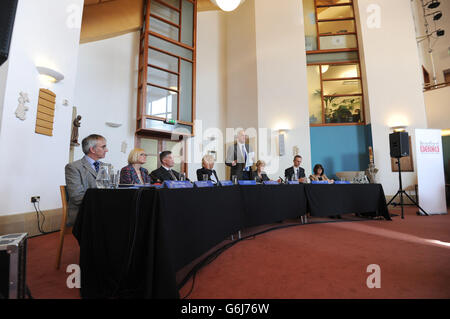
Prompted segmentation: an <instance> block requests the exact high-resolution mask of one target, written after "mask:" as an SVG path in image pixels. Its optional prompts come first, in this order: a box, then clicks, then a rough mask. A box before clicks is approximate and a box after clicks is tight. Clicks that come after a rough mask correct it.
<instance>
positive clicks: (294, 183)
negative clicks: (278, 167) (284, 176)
mask: <svg viewBox="0 0 450 319" xmlns="http://www.w3.org/2000/svg"><path fill="white" fill-rule="evenodd" d="M288 184H291V185H298V184H300V183H299V181H288Z"/></svg>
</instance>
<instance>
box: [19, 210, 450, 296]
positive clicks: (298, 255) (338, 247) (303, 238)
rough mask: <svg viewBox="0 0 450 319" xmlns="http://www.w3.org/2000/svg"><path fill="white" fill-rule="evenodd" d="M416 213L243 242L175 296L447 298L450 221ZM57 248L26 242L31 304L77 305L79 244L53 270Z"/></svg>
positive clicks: (50, 239)
mask: <svg viewBox="0 0 450 319" xmlns="http://www.w3.org/2000/svg"><path fill="white" fill-rule="evenodd" d="M391 212H392V213H396V214H399V211H398V210H392V211H391ZM415 212H416V209H413V208H407V209H406V213H405V219H401V218H400V216H397V217H393V221H391V222H389V221H385V220H367V221H358V222H332V223H316V224H306V225H300V226H295V227H289V228H284V229H280V230H275V231H272V232H268V233H265V234H263V235H260V236H257V237H254V238H253V237H252V238H250V239H247V240H243V241H240V242H238V243H237V244H236V245H234V246H233V247H231V248H230V249H228V250H226V251H225V252H223V253H222V254H221V255H220V256H218V258H217V259H215V260H214V261H213V262H212V263H211V264H209V265H207V266H206V267H204V268H202V269H201V270H200V271H199V272H198V273H197V275H196V277H195V282H194V286H192V279H191V280H190V281H188V282H187V284H186V285H185V286H184V287H183V288H182V289H181V290H180V295H181V296H182V297H183V296H186V295H187V294H188V293H189V292H190V291H191V288H192V287H193V289H192V291H191V292H190V294H189V296H188V298H192V299H197V298H231V299H233V298H245V299H247V298H250V299H253V298H286V299H294V298H295V299H297V298H306V299H309V298H317V299H322V298H332V299H336V298H337V299H341V298H346V299H347V298H350V299H353V298H363V299H365V298H388V299H390V298H450V215H448V214H447V215H435V216H429V217H427V216H417V215H415ZM321 220H323V219H321ZM310 221H311V222H317V221H320V220H318V219H310ZM330 221H339V220H333V219H331V220H330ZM244 235H245V234H244ZM57 241H58V233H53V234H48V235H44V236H38V237H35V238H31V239H29V241H28V264H27V281H28V286H29V288H30V290H31V293H32V295H33V297H34V298H79V290H78V289H76V288H74V289H69V288H67V285H66V280H67V277H68V275H69V274H68V273H66V268H67V265H69V264H77V263H78V258H79V251H78V244H77V242H76V240H75V239H74V238H73V236H72V235H67V236H66V242H65V246H64V253H63V259H62V265H61V269H60V270H56V269H55V266H54V263H55V254H56V247H57ZM371 264H376V265H379V267H380V271H381V277H380V278H381V281H380V282H381V288H372V289H369V288H368V287H367V284H366V281H367V278H368V276H370V275H371V273H368V272H367V267H368V266H369V265H371Z"/></svg>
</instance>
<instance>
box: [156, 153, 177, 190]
mask: <svg viewBox="0 0 450 319" xmlns="http://www.w3.org/2000/svg"><path fill="white" fill-rule="evenodd" d="M159 160H160V161H161V167H160V168H157V169H155V170H154V171H152V172H151V173H150V178H151V179H152V182H153V183H162V182H164V181H179V180H180V173H178V172H177V171H175V170H173V169H172V167H173V165H174V160H173V156H172V152H171V151H163V152H161V154H159Z"/></svg>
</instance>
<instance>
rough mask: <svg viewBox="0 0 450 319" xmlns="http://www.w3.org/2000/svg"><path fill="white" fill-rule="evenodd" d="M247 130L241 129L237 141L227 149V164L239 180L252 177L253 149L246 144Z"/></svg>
mask: <svg viewBox="0 0 450 319" xmlns="http://www.w3.org/2000/svg"><path fill="white" fill-rule="evenodd" d="M245 142H246V136H245V131H244V130H240V131H239V132H238V134H237V137H236V142H235V143H234V145H231V146H229V147H228V149H227V156H226V160H225V165H227V166H230V167H231V176H230V179H232V177H233V175H236V176H237V178H238V180H250V179H251V177H252V175H251V174H252V172H251V166H252V164H253V155H254V154H253V151H252V149H251V147H250V145H249V144H246V143H245Z"/></svg>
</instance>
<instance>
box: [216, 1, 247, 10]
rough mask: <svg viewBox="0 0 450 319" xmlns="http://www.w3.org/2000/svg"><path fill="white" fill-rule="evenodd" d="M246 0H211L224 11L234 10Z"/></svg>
mask: <svg viewBox="0 0 450 319" xmlns="http://www.w3.org/2000/svg"><path fill="white" fill-rule="evenodd" d="M244 1H245V0H211V2H212V3H214V4H215V5H216V6H218V7H219V8H220V9H221V10H223V11H233V10H234V9H236V8H237V7H239V6H240V5H241V4H242V3H244Z"/></svg>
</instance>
